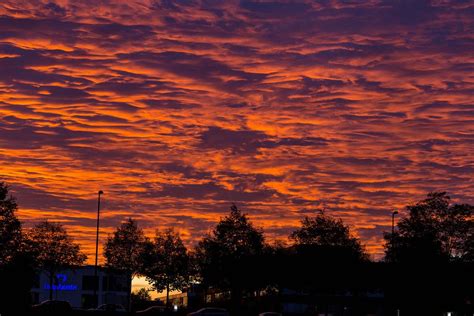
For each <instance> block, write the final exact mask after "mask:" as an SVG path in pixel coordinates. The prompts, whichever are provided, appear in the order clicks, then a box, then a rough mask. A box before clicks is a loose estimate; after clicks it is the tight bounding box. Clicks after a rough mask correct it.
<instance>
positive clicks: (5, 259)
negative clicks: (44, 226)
mask: <svg viewBox="0 0 474 316" xmlns="http://www.w3.org/2000/svg"><path fill="white" fill-rule="evenodd" d="M8 192H9V188H8V186H7V185H6V184H5V183H3V182H0V247H1V249H0V268H1V267H2V266H5V265H6V264H8V263H9V262H11V261H12V260H13V259H14V257H15V256H16V255H17V254H18V253H19V251H20V249H21V244H22V231H21V223H20V221H19V220H18V218H17V217H16V216H15V212H16V211H17V209H18V206H17V203H16V200H15V198H13V197H12V196H11V195H9V194H8Z"/></svg>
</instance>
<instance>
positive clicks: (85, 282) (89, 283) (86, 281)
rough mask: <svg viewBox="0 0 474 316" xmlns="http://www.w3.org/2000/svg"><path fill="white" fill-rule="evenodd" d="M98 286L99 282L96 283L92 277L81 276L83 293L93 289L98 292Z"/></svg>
mask: <svg viewBox="0 0 474 316" xmlns="http://www.w3.org/2000/svg"><path fill="white" fill-rule="evenodd" d="M97 278H99V277H97ZM98 285H99V282H97V280H96V278H95V276H93V275H84V276H82V290H84V291H94V289H97V290H98V289H99V288H98ZM96 286H97V287H96Z"/></svg>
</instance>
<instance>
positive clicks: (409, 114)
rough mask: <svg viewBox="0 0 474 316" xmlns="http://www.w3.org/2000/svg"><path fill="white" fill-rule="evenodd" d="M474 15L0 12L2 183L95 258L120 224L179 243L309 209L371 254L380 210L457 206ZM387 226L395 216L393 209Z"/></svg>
mask: <svg viewBox="0 0 474 316" xmlns="http://www.w3.org/2000/svg"><path fill="white" fill-rule="evenodd" d="M473 70H474V2H473V1H463V0H459V1H444V0H438V1H422V0H419V1H418V0H417V1H406V0H397V1H396V0H393V1H381V0H380V1H379V0H369V1H347V0H346V1H342V0H340V1H337V0H325V1H288V2H270V1H262V2H251V1H241V2H239V1H205V0H202V1H158V0H156V1H153V0H147V1H145V0H143V1H138V0H136V1H131V0H95V1H85V0H70V1H68V0H57V1H43V0H30V1H19V0H2V1H1V2H0V166H1V167H0V177H1V178H0V181H5V182H7V183H8V184H9V185H10V187H11V188H12V191H13V193H14V195H15V196H16V197H17V199H18V203H19V206H20V210H19V212H18V215H19V217H20V219H21V220H22V221H23V222H24V223H25V226H27V227H30V226H31V225H33V224H34V223H37V222H38V221H40V220H45V219H48V220H52V221H61V222H63V223H64V224H65V225H66V227H67V229H68V231H69V232H70V233H71V234H72V235H73V236H75V238H76V240H77V241H78V242H79V243H80V244H81V246H82V247H83V249H84V250H85V251H86V252H87V254H89V262H93V253H94V243H95V235H94V234H95V217H96V207H97V206H96V199H97V191H98V190H99V189H101V190H104V192H105V194H104V195H103V213H102V215H101V218H102V222H101V227H102V232H103V233H102V238H101V240H102V242H103V241H104V238H105V237H106V234H107V233H110V232H112V231H113V229H114V228H115V227H116V226H117V225H119V223H120V222H121V221H122V220H123V219H124V218H126V217H128V216H131V217H133V218H135V219H137V220H138V221H139V225H140V226H141V227H143V228H144V229H145V231H146V232H147V234H149V235H151V234H153V231H154V229H155V228H165V227H175V228H176V229H177V230H179V232H180V233H181V234H182V237H183V238H184V239H185V240H186V243H187V244H188V245H189V246H192V245H193V244H194V243H195V242H196V241H197V240H199V238H201V237H202V236H203V235H204V234H205V233H206V232H208V231H209V230H210V229H211V228H212V227H213V226H214V225H215V223H216V222H217V221H218V220H219V218H220V217H222V216H224V215H225V214H226V213H227V212H228V210H229V206H230V204H231V203H232V202H235V203H236V204H237V205H238V206H239V207H240V208H241V209H242V210H243V211H244V212H245V213H248V215H249V217H250V218H251V220H252V221H253V223H254V224H255V225H256V226H259V227H262V228H263V229H264V231H265V234H266V237H267V239H268V240H269V241H271V240H274V239H285V238H286V236H288V234H289V233H290V232H291V231H292V230H293V229H295V228H296V227H297V226H298V223H299V221H300V220H301V218H302V217H303V216H305V215H312V214H314V213H315V211H314V210H315V209H319V208H325V209H326V210H327V212H328V214H330V215H334V216H336V217H339V218H342V219H343V220H344V221H345V222H346V223H347V224H349V225H350V226H351V228H352V229H353V232H354V234H356V235H357V236H359V237H360V238H361V240H362V241H363V243H364V244H365V245H366V247H367V249H368V250H369V251H370V252H371V253H372V254H373V255H374V257H375V258H377V257H380V255H381V254H382V253H383V244H382V242H381V237H382V233H383V231H388V230H390V225H391V218H390V214H391V211H392V210H393V209H396V208H400V209H401V208H402V207H403V206H404V205H407V204H409V203H413V202H415V201H418V200H420V199H422V198H424V196H425V195H426V193H428V192H430V191H433V190H443V191H448V192H449V194H450V195H451V197H452V198H453V200H454V201H462V202H466V203H471V204H472V203H474V180H473V178H474V177H473V175H474V160H473V156H474V103H473V95H474V71H473ZM400 216H404V212H403V209H402V211H401V214H400Z"/></svg>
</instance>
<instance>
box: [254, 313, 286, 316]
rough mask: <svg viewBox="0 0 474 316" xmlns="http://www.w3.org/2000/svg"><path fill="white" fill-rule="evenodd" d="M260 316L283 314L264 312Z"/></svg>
mask: <svg viewBox="0 0 474 316" xmlns="http://www.w3.org/2000/svg"><path fill="white" fill-rule="evenodd" d="M258 316H281V313H277V312H263V313H260V314H258Z"/></svg>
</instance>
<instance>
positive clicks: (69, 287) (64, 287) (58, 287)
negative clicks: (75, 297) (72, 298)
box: [43, 274, 77, 291]
mask: <svg viewBox="0 0 474 316" xmlns="http://www.w3.org/2000/svg"><path fill="white" fill-rule="evenodd" d="M56 280H57V284H53V286H52V288H53V290H54V291H77V285H75V284H66V281H67V275H65V274H57V275H56ZM43 289H45V290H50V289H51V286H50V285H49V284H45V285H44V286H43Z"/></svg>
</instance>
